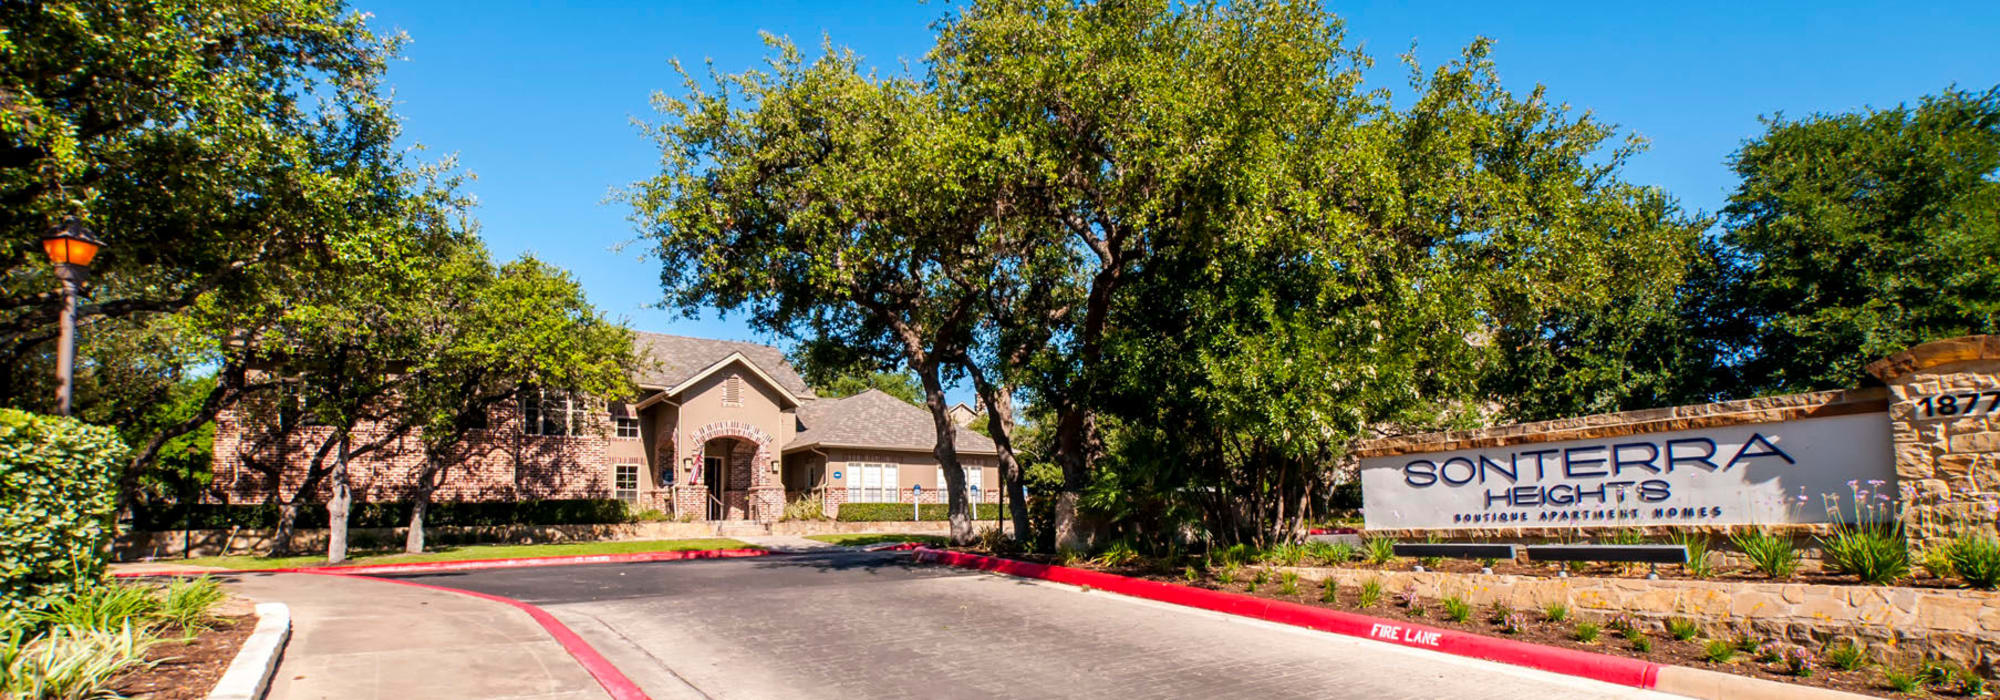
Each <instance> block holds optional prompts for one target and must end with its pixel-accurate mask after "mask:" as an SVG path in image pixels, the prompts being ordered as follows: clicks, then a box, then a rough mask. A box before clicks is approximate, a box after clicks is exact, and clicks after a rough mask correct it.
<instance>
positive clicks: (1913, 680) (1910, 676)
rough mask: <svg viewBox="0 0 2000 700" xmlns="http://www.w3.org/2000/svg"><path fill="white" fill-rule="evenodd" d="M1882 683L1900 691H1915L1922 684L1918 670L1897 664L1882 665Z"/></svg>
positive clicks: (1905, 692)
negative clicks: (1918, 677)
mask: <svg viewBox="0 0 2000 700" xmlns="http://www.w3.org/2000/svg"><path fill="white" fill-rule="evenodd" d="M1882 685H1883V686H1885V687H1887V688H1888V689H1890V690H1893V691H1896V692H1898V693H1904V694H1908V693H1913V692H1916V690H1917V688H1918V687H1920V686H1921V685H1922V683H1921V682H1919V681H1918V680H1917V672H1916V671H1912V670H1910V669H1908V668H1901V667H1897V666H1883V667H1882Z"/></svg>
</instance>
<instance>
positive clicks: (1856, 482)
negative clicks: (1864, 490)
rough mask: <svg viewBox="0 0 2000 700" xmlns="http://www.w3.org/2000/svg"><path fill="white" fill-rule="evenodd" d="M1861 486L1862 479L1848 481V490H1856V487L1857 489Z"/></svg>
mask: <svg viewBox="0 0 2000 700" xmlns="http://www.w3.org/2000/svg"><path fill="white" fill-rule="evenodd" d="M1860 485H1861V480H1860V479H1848V480H1847V488H1850V489H1851V488H1854V487H1856V486H1860Z"/></svg>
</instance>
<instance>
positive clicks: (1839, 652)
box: [1823, 641, 1868, 671]
mask: <svg viewBox="0 0 2000 700" xmlns="http://www.w3.org/2000/svg"><path fill="white" fill-rule="evenodd" d="M1823 656H1824V657H1825V659H1826V665H1828V666H1832V667H1834V668H1837V669H1840V670H1842V671H1852V670H1854V669H1857V668H1861V667H1862V666H1863V665H1866V664H1867V663H1868V652H1867V651H1866V650H1863V649H1862V648H1861V645H1859V644H1856V643H1854V642H1851V641H1840V642H1835V643H1833V644H1832V645H1829V646H1828V647H1827V648H1826V652H1825V653H1824V654H1823Z"/></svg>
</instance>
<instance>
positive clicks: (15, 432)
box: [0, 409, 126, 619]
mask: <svg viewBox="0 0 2000 700" xmlns="http://www.w3.org/2000/svg"><path fill="white" fill-rule="evenodd" d="M125 454H126V448H125V443H123V442H121V441H119V439H118V434H117V432H115V431H113V430H111V429H110V428H103V427H98V426H93V425H86V424H84V423H82V422H79V421H76V420H72V419H69V418H59V417H55V416H42V415H36V414H33V413H27V412H24V411H17V410H13V409H0V504H5V507H0V619H4V618H6V617H9V616H12V615H16V614H19V613H24V612H27V611H30V610H34V609H37V608H40V607H42V606H44V605H47V604H48V603H49V601H52V600H56V599H60V598H65V597H68V596H70V595H73V594H75V593H79V592H82V591H84V590H87V589H92V588H96V587H97V586H98V585H99V584H100V583H101V582H102V581H103V578H104V552H105V550H106V549H107V548H108V546H109V545H110V542H111V536H112V534H113V527H114V523H113V521H112V518H113V516H114V509H115V508H116V506H117V488H118V471H119V467H120V466H121V465H122V464H124V461H125Z"/></svg>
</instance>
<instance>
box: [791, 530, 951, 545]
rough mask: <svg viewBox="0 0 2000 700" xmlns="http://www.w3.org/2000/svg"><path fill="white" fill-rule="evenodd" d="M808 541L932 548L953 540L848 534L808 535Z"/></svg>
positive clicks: (927, 536)
mask: <svg viewBox="0 0 2000 700" xmlns="http://www.w3.org/2000/svg"><path fill="white" fill-rule="evenodd" d="M806 539H809V540H814V541H818V542H825V543H827V544H837V545H840V546H843V547H866V546H868V545H871V544H883V543H887V542H915V543H918V544H924V545H932V546H944V545H947V544H950V543H951V538H948V537H944V536H942V535H895V534H876V533H861V534H846V535H806Z"/></svg>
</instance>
